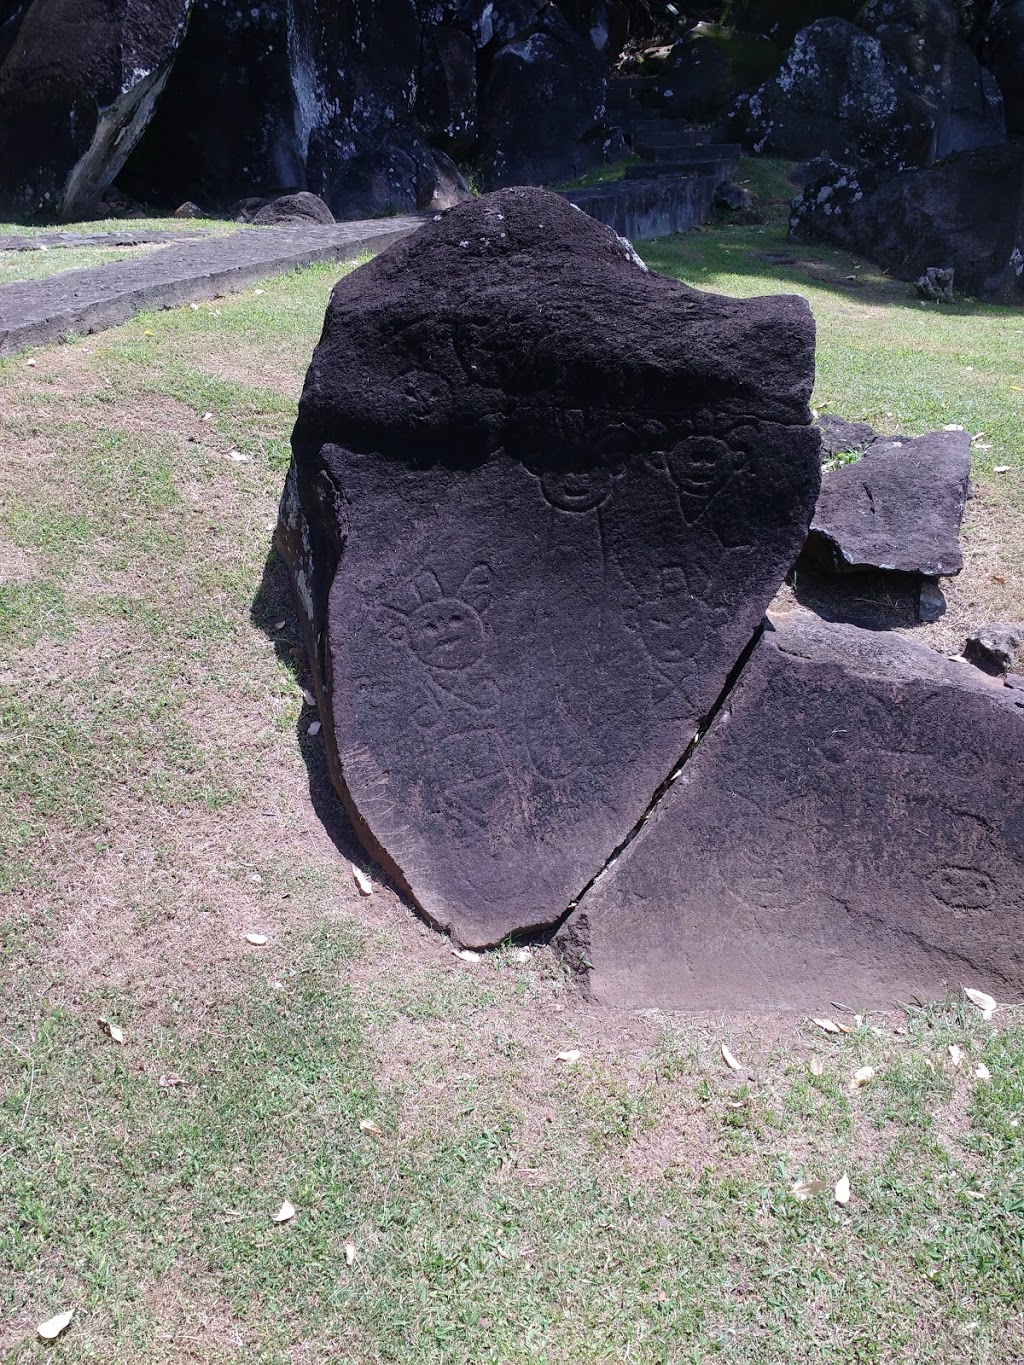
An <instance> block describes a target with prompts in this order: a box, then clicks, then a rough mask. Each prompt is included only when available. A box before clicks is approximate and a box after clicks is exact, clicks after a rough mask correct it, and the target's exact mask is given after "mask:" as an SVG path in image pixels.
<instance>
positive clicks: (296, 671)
mask: <svg viewBox="0 0 1024 1365" xmlns="http://www.w3.org/2000/svg"><path fill="white" fill-rule="evenodd" d="M249 619H250V620H251V621H252V623H253V625H254V626H256V627H257V629H258V630H261V631H263V633H264V635H266V636H267V638H268V639H269V640H271V641H272V642H273V645H274V653H275V654H276V655H277V658H278V661H279V662H280V663H281V664H283V665H284V666H285V668H287V669H288V671H289V673H291V675H292V677H293V678H294V679H295V681H296V683H297V684H298V685H299V686H300V687H305V688H311V686H312V683H311V674H310V668H309V660H308V658H307V657H306V650H305V648H304V646H303V642H302V629H301V627H300V625H299V617H298V613H297V612H296V610H295V599H294V597H293V596H292V588H291V583H290V582H289V580H288V570H287V569H286V568H285V564H284V561H283V560H282V558H281V556H280V555H279V554H278V552H277V550H276V548H275V547H274V545H273V544H271V545H270V547H269V548H268V550H267V557H266V559H265V561H264V564H263V576H262V578H261V579H260V585H259V587H258V588H257V589H256V594H255V596H254V597H253V600H252V605H251V607H250V609H249ZM309 724H310V715H309V712H308V711H307V712H304V713H303V714H302V715H300V717H299V720H298V722H297V724H296V726H295V739H296V742H297V744H298V748H299V752H300V754H301V755H302V761H303V763H305V765H306V774H307V777H308V780H309V796H310V800H311V801H312V803H313V809H314V811H315V812H316V816H317V819H318V820H319V821H320V823H321V824H322V825H323V827H324V829H325V830H326V832H327V835H328V837H329V838H330V840H331V843H332V844H333V845H334V847H335V848H336V849H337V850H338V852H339V854H340V855H341V857H342V858H344V859H345V860H346V861H347V862H358V863H360V864H363V863H365V862H366V858H367V854H366V851H365V850H364V848H363V846H362V844H361V843H360V842H359V838H358V837H357V835H356V832H355V829H354V828H353V826H352V821H351V820H350V819H349V815H348V812H347V811H346V810H345V807H344V805H343V804H342V801H341V798H340V797H339V796H338V794H337V792H336V791H335V790H334V787H333V785H332V783H331V775H330V772H329V771H328V767H327V749H326V745H325V741H324V737H323V736H324V732H323V731H322V730H321V731H320V733H319V734H317V735H315V736H310V735H309V733H308V730H309ZM375 871H376V872H377V875H378V878H379V879H380V880H387V879H386V878H385V877H384V874H383V873H382V872H381V870H380V869H379V868H375ZM395 889H396V892H397V894H399V895H401V892H400V891H397V888H395Z"/></svg>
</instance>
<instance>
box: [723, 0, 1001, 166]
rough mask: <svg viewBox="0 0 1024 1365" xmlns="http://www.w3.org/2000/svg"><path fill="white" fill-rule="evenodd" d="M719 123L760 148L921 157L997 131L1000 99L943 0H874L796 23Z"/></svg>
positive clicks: (890, 161)
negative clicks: (766, 73)
mask: <svg viewBox="0 0 1024 1365" xmlns="http://www.w3.org/2000/svg"><path fill="white" fill-rule="evenodd" d="M727 122H728V124H729V126H731V127H732V128H733V129H734V131H735V133H736V134H737V135H739V136H742V137H743V139H744V140H745V141H746V142H747V144H748V145H750V146H752V147H753V149H754V150H755V151H757V152H760V153H764V154H765V155H774V156H789V157H794V158H801V159H802V158H804V157H813V156H816V155H818V154H820V153H827V154H829V155H831V156H833V157H835V158H836V159H837V160H841V161H845V162H849V163H851V164H854V165H876V166H885V167H887V168H890V169H894V170H902V169H904V168H906V167H913V166H928V165H931V164H932V162H933V161H935V160H936V159H939V158H942V157H945V156H948V155H950V154H951V153H953V152H957V151H963V150H969V149H971V148H975V147H982V146H989V145H992V144H994V143H998V142H1001V141H1003V140H1004V136H1005V127H1004V121H1003V113H1002V102H1001V99H1000V97H999V92H998V89H997V87H996V85H995V82H994V80H993V79H992V77H991V76H988V75H987V73H985V72H983V71H982V69H981V67H980V66H979V64H978V61H977V59H976V57H975V56H974V54H973V52H972V50H971V47H970V45H969V44H968V42H967V39H966V36H965V35H964V32H963V29H962V26H961V24H960V21H959V18H958V17H957V14H956V11H955V8H954V7H953V5H952V3H951V0H875V3H873V4H869V5H868V6H867V7H866V9H864V10H863V11H861V12H860V14H859V17H858V22H857V23H851V22H850V21H848V20H845V19H841V18H834V17H833V18H826V19H820V20H818V21H816V22H815V23H813V24H811V25H809V26H808V27H807V28H805V29H802V30H801V31H800V32H799V33H798V34H797V35H796V38H795V40H794V43H793V47H792V49H791V51H790V53H789V56H788V57H787V59H786V62H785V64H784V65H783V67H782V69H781V70H780V71H779V73H778V75H777V76H776V77H775V78H774V79H773V80H771V81H768V82H767V83H766V84H765V85H763V86H761V88H760V89H759V90H757V91H756V92H754V93H753V94H751V95H744V96H741V98H740V99H739V100H738V101H737V104H736V106H735V108H734V109H733V110H732V111H731V112H730V114H729V116H728V119H727Z"/></svg>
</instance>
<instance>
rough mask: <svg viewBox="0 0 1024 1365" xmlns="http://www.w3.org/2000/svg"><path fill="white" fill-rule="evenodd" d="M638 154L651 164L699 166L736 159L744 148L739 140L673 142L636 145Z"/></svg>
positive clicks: (737, 159)
mask: <svg viewBox="0 0 1024 1365" xmlns="http://www.w3.org/2000/svg"><path fill="white" fill-rule="evenodd" d="M635 150H636V154H637V156H639V157H640V158H641V160H642V161H645V162H647V163H648V164H649V165H655V166H657V165H676V166H679V165H686V166H699V165H700V164H701V163H702V162H705V161H736V162H738V161H739V159H740V154H741V152H742V150H743V148H742V147H741V146H740V144H739V143H738V142H705V143H703V144H700V145H693V144H691V143H679V142H675V143H671V144H669V145H667V146H664V147H646V146H636V147H635Z"/></svg>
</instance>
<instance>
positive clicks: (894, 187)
mask: <svg viewBox="0 0 1024 1365" xmlns="http://www.w3.org/2000/svg"><path fill="white" fill-rule="evenodd" d="M790 229H791V231H792V233H793V234H794V236H797V237H811V238H818V239H821V240H825V241H830V242H834V243H836V245H837V246H841V247H843V248H844V249H845V250H847V251H852V252H854V253H856V254H858V255H862V256H866V257H868V258H869V259H870V260H873V261H875V262H876V263H877V264H878V265H880V266H882V267H884V268H885V269H886V270H888V271H890V272H891V273H892V274H893V275H895V276H897V277H898V278H899V279H905V280H914V279H917V278H918V276H920V275H922V274H924V273H925V271H926V270H927V269H928V268H929V267H930V266H939V267H943V268H945V267H952V268H953V269H954V271H955V275H956V287H957V289H958V290H962V291H963V292H964V293H967V294H975V295H977V296H978V297H979V298H983V299H987V300H989V301H990V302H992V303H1007V304H1021V303H1024V145H1021V144H1020V143H1008V144H1007V145H1005V146H1002V147H987V148H984V149H983V150H981V151H976V152H965V153H963V154H962V155H960V156H955V157H950V158H949V159H948V160H947V161H944V162H943V163H942V164H941V165H938V166H932V167H931V168H929V169H928V170H921V171H906V172H904V173H903V174H902V175H894V176H891V177H880V176H878V175H877V174H874V173H871V172H861V171H857V170H854V169H852V168H851V167H849V166H846V167H841V166H836V167H833V168H832V169H831V170H830V171H828V172H827V173H826V174H824V175H823V176H821V177H820V178H819V179H817V180H814V181H812V182H811V183H809V184H808V185H807V186H806V187H805V189H804V192H803V195H802V196H801V198H800V199H798V200H796V201H795V202H794V206H793V216H792V217H791V219H790Z"/></svg>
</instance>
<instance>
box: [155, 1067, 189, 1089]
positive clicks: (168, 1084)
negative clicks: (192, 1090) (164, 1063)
mask: <svg viewBox="0 0 1024 1365" xmlns="http://www.w3.org/2000/svg"><path fill="white" fill-rule="evenodd" d="M184 1084H185V1082H184V1081H183V1080H182V1079H181V1077H180V1076H179V1075H178V1073H177V1072H176V1071H169V1072H168V1073H167V1075H166V1076H161V1077H160V1079H159V1080H158V1081H157V1085H158V1086H159V1087H160V1089H161V1090H170V1089H171V1088H172V1087H173V1086H176V1085H184Z"/></svg>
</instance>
